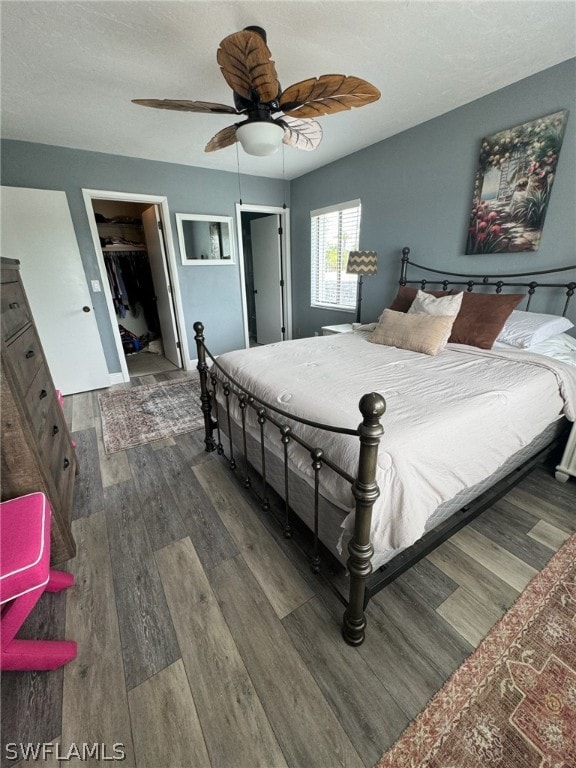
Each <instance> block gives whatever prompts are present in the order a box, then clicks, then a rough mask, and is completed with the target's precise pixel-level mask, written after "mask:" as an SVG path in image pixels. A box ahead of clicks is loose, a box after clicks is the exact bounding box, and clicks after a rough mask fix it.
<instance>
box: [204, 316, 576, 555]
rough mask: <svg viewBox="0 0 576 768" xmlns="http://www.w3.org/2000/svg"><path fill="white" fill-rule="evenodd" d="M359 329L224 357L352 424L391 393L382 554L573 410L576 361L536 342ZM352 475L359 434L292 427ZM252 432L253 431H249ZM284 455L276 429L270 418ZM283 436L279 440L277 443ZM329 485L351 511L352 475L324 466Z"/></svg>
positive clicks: (290, 402) (275, 394)
mask: <svg viewBox="0 0 576 768" xmlns="http://www.w3.org/2000/svg"><path fill="white" fill-rule="evenodd" d="M369 336H370V334H369V333H365V332H358V331H356V332H354V333H349V334H338V335H331V336H320V337H315V338H309V339H300V340H297V341H288V342H283V343H278V344H270V345H266V346H263V347H257V348H254V349H250V350H240V351H237V352H229V353H227V354H224V355H221V356H220V357H219V358H218V363H219V364H220V365H221V366H222V367H223V368H224V369H225V370H226V371H227V372H229V373H230V374H231V375H232V376H233V377H234V378H235V379H236V380H237V381H238V382H239V383H240V384H242V385H243V386H245V387H247V388H248V389H250V391H252V392H253V393H254V394H256V395H258V396H259V397H261V398H262V399H264V400H266V401H268V402H269V403H271V404H276V405H277V406H278V407H280V408H282V409H283V410H285V411H287V412H289V413H291V414H294V415H296V416H301V417H305V418H308V419H311V420H313V421H317V422H321V423H324V424H331V425H334V426H341V427H349V428H352V429H355V428H356V427H357V426H358V424H359V422H360V420H361V415H360V412H359V410H358V402H359V400H360V398H361V396H362V395H363V394H365V393H366V392H371V391H375V392H379V393H380V394H382V395H383V397H384V398H385V400H386V404H387V410H386V413H385V415H384V417H383V419H382V425H383V427H384V436H383V437H382V440H381V445H380V450H379V455H378V469H377V477H376V480H377V482H378V485H379V487H380V490H381V494H380V498H379V499H378V500H377V501H376V503H375V505H374V512H373V517H372V543H373V545H374V548H375V550H376V552H379V551H385V552H388V551H390V550H397V549H400V548H404V547H407V546H409V545H410V544H412V543H414V542H415V541H416V540H417V539H419V538H420V537H421V536H422V534H423V533H424V530H425V525H426V521H427V519H428V517H429V516H430V515H431V514H432V513H433V512H434V511H435V510H436V508H437V507H438V506H439V505H440V504H441V503H443V502H445V501H448V500H449V499H452V498H453V497H454V496H455V495H456V494H457V493H458V492H459V491H461V490H463V489H465V488H468V487H471V486H474V485H475V484H476V483H478V482H480V481H481V480H482V479H484V478H485V477H488V476H489V475H491V474H492V473H493V472H494V471H496V470H497V469H498V467H499V466H501V465H502V464H503V463H504V461H505V460H506V459H507V458H508V457H509V456H511V455H512V454H514V453H515V452H516V451H518V450H520V449H521V448H522V447H524V446H525V445H527V444H528V443H530V442H531V441H532V440H533V438H535V437H536V436H537V435H538V434H540V432H542V431H543V430H544V429H545V428H546V426H548V425H549V424H550V423H552V422H553V421H555V420H557V419H558V418H560V416H561V414H562V413H564V414H565V415H566V416H567V417H568V418H569V419H570V420H574V418H575V414H576V369H575V368H573V367H572V366H570V365H567V364H565V363H562V362H559V361H555V360H552V359H549V358H545V357H543V356H542V355H538V354H530V353H529V352H527V351H521V350H515V351H503V350H501V349H498V350H490V351H487V350H480V349H477V348H475V347H469V346H465V345H460V344H449V345H448V346H447V347H446V348H445V349H444V350H443V351H442V352H441V353H440V354H439V355H437V356H436V357H431V356H429V355H424V354H420V353H416V352H410V351H407V350H401V349H396V348H394V347H387V346H383V345H379V344H372V343H370V342H369V341H368V338H369ZM292 426H293V428H294V431H297V432H298V434H300V435H301V436H302V437H303V438H304V439H306V440H307V441H308V442H309V443H311V444H313V445H319V446H320V447H322V448H323V449H324V451H325V454H326V455H327V456H328V457H329V458H330V459H331V460H332V461H334V462H335V463H336V464H337V465H338V466H340V467H341V468H343V469H345V470H346V471H347V472H348V473H350V474H351V475H354V476H355V474H356V470H357V464H358V451H359V441H358V438H357V437H352V436H345V435H344V436H342V435H335V434H330V435H328V436H326V433H322V432H321V431H319V430H315V429H314V428H311V427H307V426H304V425H300V424H299V425H297V426H294V425H292ZM251 431H252V430H251ZM267 431H268V432H269V433H270V434H274V438H275V439H274V442H273V443H272V444H271V445H270V447H271V449H272V450H275V451H276V452H277V453H278V454H279V455H280V453H281V444H280V442H279V441H278V440H277V434H278V430H277V429H276V428H274V427H271V426H270V425H269V426H268V427H267ZM274 446H276V448H274ZM291 460H292V462H293V464H294V466H295V468H296V470H297V471H298V473H299V474H301V475H302V476H304V477H306V478H309V479H310V480H311V479H312V477H313V472H312V469H311V467H310V457H309V454H308V453H307V452H306V451H304V450H303V449H301V448H299V446H297V445H296V444H295V443H292V444H291ZM321 492H322V494H323V495H324V496H326V497H327V498H328V499H330V500H331V501H332V502H333V503H335V504H337V505H338V506H340V507H341V508H343V509H345V510H348V511H350V514H349V515H348V516H347V518H346V522H345V526H346V527H347V528H349V527H351V525H352V524H353V510H354V499H353V496H352V493H351V490H350V486H349V484H348V483H347V482H346V481H344V480H342V479H341V478H339V477H338V476H337V475H335V473H333V472H330V471H328V470H323V471H322V472H321Z"/></svg>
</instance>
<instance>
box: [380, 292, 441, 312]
mask: <svg viewBox="0 0 576 768" xmlns="http://www.w3.org/2000/svg"><path fill="white" fill-rule="evenodd" d="M417 293H418V289H417V288H408V286H407V285H401V286H400V287H399V288H398V293H397V294H396V297H395V299H394V301H393V302H392V304H390V306H389V307H388V309H392V310H393V311H394V312H408V310H409V309H410V306H411V305H412V302H413V301H414V299H415V298H416V294H417ZM427 293H429V294H430V295H432V296H448V295H449V294H451V293H452V291H451V290H448V291H427Z"/></svg>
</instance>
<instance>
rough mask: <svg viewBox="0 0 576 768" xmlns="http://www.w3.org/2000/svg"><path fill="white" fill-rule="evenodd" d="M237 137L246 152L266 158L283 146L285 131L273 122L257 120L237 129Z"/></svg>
mask: <svg viewBox="0 0 576 768" xmlns="http://www.w3.org/2000/svg"><path fill="white" fill-rule="evenodd" d="M236 136H237V138H238V141H239V142H240V144H241V145H242V149H243V150H244V152H246V153H247V154H249V155H256V156H257V157H265V156H266V155H273V154H274V152H277V151H278V149H279V148H280V145H281V144H282V138H283V136H284V129H283V128H282V126H281V125H278V123H274V122H272V121H268V120H256V121H253V122H248V123H243V124H242V125H239V126H238V128H236Z"/></svg>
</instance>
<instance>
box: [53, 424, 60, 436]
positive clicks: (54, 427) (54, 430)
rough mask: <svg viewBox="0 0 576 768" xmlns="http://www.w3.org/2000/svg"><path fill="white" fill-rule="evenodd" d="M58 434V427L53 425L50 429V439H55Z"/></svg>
mask: <svg viewBox="0 0 576 768" xmlns="http://www.w3.org/2000/svg"><path fill="white" fill-rule="evenodd" d="M58 432H60V429H59V427H58V426H56V424H54V426H53V427H52V437H55V436H56V435H57V434H58Z"/></svg>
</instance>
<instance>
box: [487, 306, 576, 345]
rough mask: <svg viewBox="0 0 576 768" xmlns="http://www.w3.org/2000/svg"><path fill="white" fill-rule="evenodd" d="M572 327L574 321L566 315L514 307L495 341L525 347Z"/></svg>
mask: <svg viewBox="0 0 576 768" xmlns="http://www.w3.org/2000/svg"><path fill="white" fill-rule="evenodd" d="M573 327H574V323H572V322H571V321H570V320H568V318H567V317H561V316H559V315H542V314H538V313H537V312H522V311H521V310H518V309H515V310H513V311H512V314H511V315H510V317H509V318H508V319H507V320H506V322H505V323H504V327H503V328H502V330H501V331H500V333H499V334H498V337H497V339H496V341H498V342H500V343H502V344H509V345H510V346H511V347H521V348H523V349H525V348H527V347H532V346H534V344H539V343H540V342H541V341H546V339H549V338H551V337H552V336H556V335H557V334H558V333H563V332H564V331H567V330H569V329H570V328H573Z"/></svg>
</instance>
